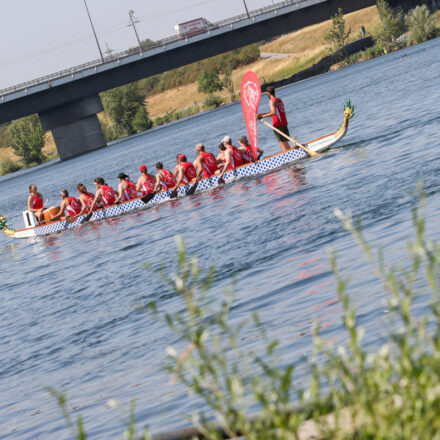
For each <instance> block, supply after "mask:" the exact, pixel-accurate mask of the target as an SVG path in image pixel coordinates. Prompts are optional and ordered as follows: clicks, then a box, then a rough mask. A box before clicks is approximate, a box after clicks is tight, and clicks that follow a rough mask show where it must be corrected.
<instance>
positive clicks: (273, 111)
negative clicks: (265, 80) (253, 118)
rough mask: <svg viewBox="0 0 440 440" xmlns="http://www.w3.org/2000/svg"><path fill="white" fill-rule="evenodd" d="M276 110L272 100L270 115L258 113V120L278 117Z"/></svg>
mask: <svg viewBox="0 0 440 440" xmlns="http://www.w3.org/2000/svg"><path fill="white" fill-rule="evenodd" d="M276 113H277V112H276V109H275V104H274V103H273V101H272V100H270V112H268V113H257V119H261V118H269V117H270V116H275V115H276Z"/></svg>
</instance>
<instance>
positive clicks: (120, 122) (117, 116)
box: [101, 83, 151, 135]
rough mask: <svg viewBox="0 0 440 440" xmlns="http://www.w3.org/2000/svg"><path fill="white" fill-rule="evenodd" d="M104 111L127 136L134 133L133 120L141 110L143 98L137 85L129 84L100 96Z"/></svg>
mask: <svg viewBox="0 0 440 440" xmlns="http://www.w3.org/2000/svg"><path fill="white" fill-rule="evenodd" d="M101 97H102V104H103V106H104V111H105V112H106V113H107V114H108V116H109V117H110V118H111V119H112V120H113V121H114V122H115V124H116V125H117V126H118V127H119V128H121V129H122V130H123V131H124V132H125V133H126V134H127V135H131V134H134V133H136V128H134V127H133V120H134V119H135V117H136V114H137V113H138V111H139V109H140V108H143V105H144V104H143V101H144V100H143V97H142V95H141V94H140V93H139V90H138V87H137V84H135V83H130V84H127V85H125V86H122V87H117V88H116V89H112V90H109V91H107V92H104V93H103V94H102V96H101ZM150 126H151V125H150Z"/></svg>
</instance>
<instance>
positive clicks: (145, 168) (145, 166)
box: [139, 165, 147, 173]
mask: <svg viewBox="0 0 440 440" xmlns="http://www.w3.org/2000/svg"><path fill="white" fill-rule="evenodd" d="M146 170H147V165H141V166H140V167H139V171H140V172H141V173H142V171H146Z"/></svg>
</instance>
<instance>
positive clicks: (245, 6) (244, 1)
mask: <svg viewBox="0 0 440 440" xmlns="http://www.w3.org/2000/svg"><path fill="white" fill-rule="evenodd" d="M243 4H244V8H245V9H246V14H247V16H248V18H251V16H250V15H249V11H248V8H247V5H246V0H243Z"/></svg>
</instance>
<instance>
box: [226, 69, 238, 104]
mask: <svg viewBox="0 0 440 440" xmlns="http://www.w3.org/2000/svg"><path fill="white" fill-rule="evenodd" d="M223 85H224V86H225V88H226V90H227V91H228V92H229V97H230V98H231V101H235V100H236V99H237V94H236V93H235V88H234V82H233V81H232V69H231V68H230V67H227V68H226V69H225V72H224V77H223Z"/></svg>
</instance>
